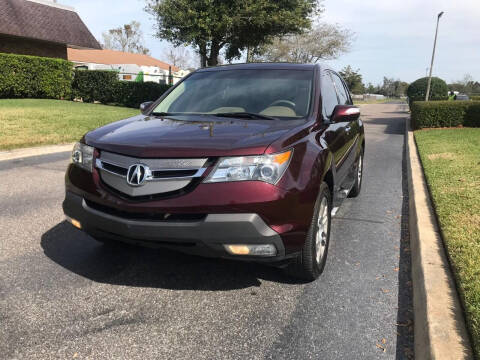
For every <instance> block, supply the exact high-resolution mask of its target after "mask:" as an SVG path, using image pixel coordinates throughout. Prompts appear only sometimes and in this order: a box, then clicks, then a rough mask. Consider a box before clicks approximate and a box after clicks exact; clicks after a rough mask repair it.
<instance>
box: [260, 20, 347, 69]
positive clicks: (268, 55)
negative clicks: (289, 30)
mask: <svg viewBox="0 0 480 360" xmlns="http://www.w3.org/2000/svg"><path fill="white" fill-rule="evenodd" d="M352 37H353V34H352V33H351V32H350V31H349V30H347V29H344V28H342V27H340V26H339V25H333V24H326V23H318V24H316V25H314V26H313V28H312V29H310V30H308V31H305V32H303V33H300V34H289V35H287V36H283V37H276V38H274V39H273V40H272V42H270V43H267V44H265V45H264V46H261V47H259V48H257V49H255V53H254V59H255V60H260V61H270V62H279V61H284V62H292V63H310V64H312V63H317V62H319V61H321V60H330V59H336V58H337V57H338V56H339V55H340V54H342V53H345V52H346V51H348V50H349V48H350V44H351V41H352Z"/></svg>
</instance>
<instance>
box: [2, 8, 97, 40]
mask: <svg viewBox="0 0 480 360" xmlns="http://www.w3.org/2000/svg"><path fill="white" fill-rule="evenodd" d="M0 34H5V35H10V36H18V37H25V38H31V39H37V40H44V41H51V42H55V43H60V44H66V45H69V46H75V47H81V48H90V49H101V47H100V45H99V44H98V42H97V40H96V39H95V38H94V37H93V35H92V34H91V33H90V31H89V30H88V28H87V27H86V26H85V24H84V23H83V21H82V20H81V19H80V17H79V16H78V14H77V13H76V12H74V11H71V10H67V9H63V8H59V7H55V6H49V5H44V4H41V3H37V2H33V1H28V0H0Z"/></svg>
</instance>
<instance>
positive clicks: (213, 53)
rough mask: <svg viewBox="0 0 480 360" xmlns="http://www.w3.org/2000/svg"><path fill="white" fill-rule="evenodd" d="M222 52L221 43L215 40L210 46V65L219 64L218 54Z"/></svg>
mask: <svg viewBox="0 0 480 360" xmlns="http://www.w3.org/2000/svg"><path fill="white" fill-rule="evenodd" d="M219 54H220V44H219V43H218V42H213V41H212V44H211V46H210V56H209V57H208V66H217V65H218V55H219Z"/></svg>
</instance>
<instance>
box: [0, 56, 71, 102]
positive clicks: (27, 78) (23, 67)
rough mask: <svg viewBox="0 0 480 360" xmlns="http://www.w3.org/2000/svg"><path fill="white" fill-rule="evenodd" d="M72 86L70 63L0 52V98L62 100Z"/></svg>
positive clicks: (68, 94)
mask: <svg viewBox="0 0 480 360" xmlns="http://www.w3.org/2000/svg"><path fill="white" fill-rule="evenodd" d="M71 89H72V63H71V62H69V61H66V60H63V59H52V58H45V57H38V56H27V55H15V54H3V53H0V98H51V99H61V98H67V97H70V93H71Z"/></svg>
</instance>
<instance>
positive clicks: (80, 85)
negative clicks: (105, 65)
mask: <svg viewBox="0 0 480 360" xmlns="http://www.w3.org/2000/svg"><path fill="white" fill-rule="evenodd" d="M117 82H118V73H117V72H115V71H111V70H75V77H74V79H73V84H72V88H73V97H74V98H79V99H82V100H83V102H94V101H99V102H101V103H103V104H107V103H111V102H114V99H113V93H114V91H115V85H116V83H117Z"/></svg>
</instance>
